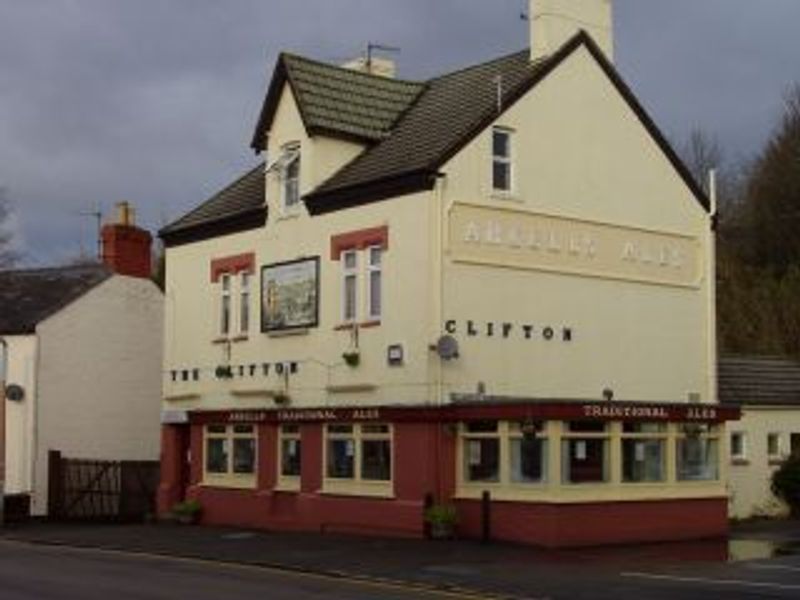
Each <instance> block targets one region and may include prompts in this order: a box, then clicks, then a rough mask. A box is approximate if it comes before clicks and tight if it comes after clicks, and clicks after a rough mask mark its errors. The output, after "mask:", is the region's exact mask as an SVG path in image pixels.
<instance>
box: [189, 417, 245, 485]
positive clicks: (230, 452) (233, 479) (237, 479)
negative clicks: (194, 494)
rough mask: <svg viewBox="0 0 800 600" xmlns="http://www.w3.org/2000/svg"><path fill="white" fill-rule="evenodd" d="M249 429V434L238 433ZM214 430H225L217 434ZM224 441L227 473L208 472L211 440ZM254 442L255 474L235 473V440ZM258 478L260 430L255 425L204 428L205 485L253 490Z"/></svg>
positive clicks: (212, 425)
mask: <svg viewBox="0 0 800 600" xmlns="http://www.w3.org/2000/svg"><path fill="white" fill-rule="evenodd" d="M237 428H239V429H245V428H249V431H248V432H242V431H238V432H237ZM212 429H224V431H220V432H216V431H212ZM212 439H217V440H223V441H224V443H225V446H226V449H227V468H226V470H225V472H222V473H215V472H210V471H209V470H208V442H209V440H212ZM237 439H252V440H253V451H254V453H255V454H254V461H253V472H252V473H235V472H234V468H233V461H234V452H235V450H234V448H235V445H236V443H235V440H237ZM257 477H258V428H257V427H256V426H255V425H236V424H234V425H222V424H210V425H206V426H205V427H203V485H205V486H209V487H229V488H242V489H252V488H255V487H256V481H257Z"/></svg>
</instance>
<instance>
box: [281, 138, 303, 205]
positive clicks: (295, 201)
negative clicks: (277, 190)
mask: <svg viewBox="0 0 800 600" xmlns="http://www.w3.org/2000/svg"><path fill="white" fill-rule="evenodd" d="M282 163H283V208H284V209H285V210H287V211H288V210H293V209H295V208H296V207H297V206H298V205H299V204H300V144H288V145H287V146H285V148H284V156H283V160H282Z"/></svg>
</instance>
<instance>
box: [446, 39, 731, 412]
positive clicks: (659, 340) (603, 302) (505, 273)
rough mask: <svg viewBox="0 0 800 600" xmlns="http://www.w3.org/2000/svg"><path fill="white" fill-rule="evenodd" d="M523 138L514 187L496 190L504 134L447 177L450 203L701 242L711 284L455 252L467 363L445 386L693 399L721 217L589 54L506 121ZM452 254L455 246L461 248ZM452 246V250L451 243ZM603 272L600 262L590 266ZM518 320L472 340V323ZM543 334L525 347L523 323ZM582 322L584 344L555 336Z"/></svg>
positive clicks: (701, 367) (704, 388)
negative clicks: (477, 259)
mask: <svg viewBox="0 0 800 600" xmlns="http://www.w3.org/2000/svg"><path fill="white" fill-rule="evenodd" d="M496 124H497V125H500V126H504V127H508V128H510V129H511V130H513V131H514V134H513V150H512V152H513V156H514V183H515V188H514V193H513V194H512V196H511V197H502V196H493V195H492V192H491V189H490V188H491V179H490V177H491V159H490V157H491V128H490V129H487V130H486V131H484V132H483V133H482V134H481V135H479V136H478V137H477V138H476V139H475V140H474V141H473V142H472V143H471V144H470V145H468V146H467V147H466V148H465V149H464V150H462V151H461V152H460V153H459V154H458V155H456V156H455V157H454V158H453V159H452V160H451V161H450V162H449V163H448V164H447V165H446V166H445V167H444V169H443V171H444V172H445V174H446V179H445V182H444V192H443V195H444V199H445V202H446V205H447V208H448V210H452V209H453V206H454V205H456V206H457V205H459V204H468V203H469V204H476V205H482V206H490V207H498V208H500V207H505V208H509V209H512V210H517V211H521V212H522V213H524V212H527V211H529V212H533V213H539V214H545V215H554V216H557V217H569V218H577V219H583V220H589V221H595V222H599V223H607V224H612V225H615V226H624V227H632V228H640V229H645V230H650V231H655V232H662V233H670V234H680V235H685V236H690V237H691V238H694V240H695V242H694V243H696V244H697V246H698V248H699V253H698V256H699V257H700V259H701V261H702V264H701V265H700V267H699V270H700V272H702V273H704V277H703V279H702V280H701V281H700V282H699V284H698V285H696V286H694V287H673V286H665V285H654V284H644V283H638V282H630V281H620V280H611V279H601V278H587V277H582V276H578V275H574V274H573V275H570V274H562V273H545V272H540V271H535V270H517V269H503V268H498V267H495V266H475V265H468V264H460V263H457V262H455V261H454V260H453V259H454V256H452V255H448V252H449V250H446V260H445V275H444V281H445V284H444V286H443V289H444V292H443V293H444V300H443V304H444V314H445V315H446V316H445V318H447V319H455V320H457V322H458V327H459V331H458V333H457V334H456V337H457V338H458V340H459V342H460V344H461V356H460V358H459V359H458V360H456V361H452V362H451V363H448V364H447V365H446V366H445V367H444V373H443V377H444V380H445V386H444V390H445V392H448V391H452V392H462V393H474V392H475V390H476V389H477V385H478V382H484V383H485V384H486V393H487V394H502V395H512V396H525V397H537V398H569V399H602V390H603V389H604V388H611V389H613V390H614V394H615V398H616V399H619V400H639V401H668V402H669V401H677V402H681V401H687V399H688V394H689V393H692V392H697V393H699V394H700V396H701V398H702V400H703V401H715V400H716V397H715V393H714V391H713V387H712V386H711V385H710V379H711V378H710V377H709V376H708V374H709V372H710V371H709V370H710V360H709V357H710V356H711V353H710V352H709V348H710V347H711V345H712V342H711V340H709V337H708V332H709V330H710V327H709V322H710V321H709V319H710V314H709V302H708V298H709V292H708V287H707V286H708V276H707V274H706V271H705V269H706V261H705V259H706V257H707V253H708V228H709V218H708V215H707V214H706V213H705V212H704V211H703V210H702V208H701V207H700V206H699V204H698V203H697V201H696V200H695V199H694V197H693V196H692V194H691V192H690V191H689V189H688V188H687V186H686V185H685V183H684V182H683V180H682V179H681V178H680V177H679V176H678V174H677V173H676V171H675V170H674V168H673V167H672V166H671V164H670V163H669V161H668V160H667V159H666V157H665V156H664V155H663V153H662V152H661V150H660V149H659V147H658V146H657V144H656V143H655V142H654V141H653V140H652V139H651V137H650V136H649V134H648V133H647V131H646V130H645V128H644V127H643V126H642V124H641V123H640V122H639V121H638V119H637V118H636V116H635V115H634V113H633V112H632V111H631V110H630V108H629V107H628V106H627V104H626V103H625V102H624V100H623V98H622V97H621V96H620V95H619V93H618V92H617V91H616V89H615V88H614V87H613V85H612V84H611V82H610V81H609V80H608V79H607V78H606V76H605V74H604V73H603V71H602V70H601V69H600V68H599V66H598V65H597V64H596V62H595V61H594V59H593V58H592V56H591V55H590V54H589V52H588V51H586V50H585V49H579V50H578V51H577V52H576V53H574V54H573V55H572V56H571V57H569V58H568V59H567V60H566V61H565V62H564V63H562V65H561V66H560V67H559V68H558V69H556V70H555V71H554V72H553V73H552V74H550V75H549V76H548V77H547V78H546V79H545V80H544V81H542V82H541V83H540V84H539V85H538V86H537V87H535V88H534V89H533V90H532V91H531V92H530V93H529V94H527V95H526V96H525V97H523V98H522V99H521V100H520V101H519V102H518V103H517V104H516V105H514V106H513V107H512V108H510V109H509V110H508V111H507V112H506V113H505V114H504V115H502V116H501V117H500V118H498V120H497V122H496ZM450 246H452V243H451V244H450ZM448 247H449V246H448ZM590 269H591V268H590ZM467 320H473V321H475V322H476V323H479V324H480V327H484V325H483V324H485V323H486V322H494V323H496V324H497V325H496V327H499V325H500V324H501V323H503V322H510V323H513V324H514V326H515V330H514V332H513V335H512V336H511V337H510V338H509V339H502V337H501V336H500V335H499V333H496V334H495V336H494V337H492V338H488V337H486V336H485V335H480V336H478V337H468V336H466V335H465V328H466V326H465V325H466V321H467ZM526 323H529V324H532V325H534V326H535V327H536V330H538V332H539V333H538V334H535V335H534V339H531V340H526V339H524V337H523V336H522V335H521V332H520V330H519V327H520V326H521V325H522V324H526ZM545 326H552V327H554V328H555V330H556V332H557V333H560V331H561V328H562V327H564V326H566V327H570V328H571V329H572V332H573V339H572V341H571V342H562V341H559V338H558V336H556V340H554V341H545V340H543V339H542V337H541V331H542V328H543V327H545Z"/></svg>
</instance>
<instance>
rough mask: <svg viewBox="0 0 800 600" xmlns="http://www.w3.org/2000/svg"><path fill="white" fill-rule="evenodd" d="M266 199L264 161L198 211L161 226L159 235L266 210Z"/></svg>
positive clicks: (206, 202) (162, 235)
mask: <svg viewBox="0 0 800 600" xmlns="http://www.w3.org/2000/svg"><path fill="white" fill-rule="evenodd" d="M265 202H266V188H265V175H264V163H261V164H260V165H258V166H257V167H255V168H253V169H251V170H250V171H248V172H247V173H245V174H244V175H242V176H241V177H240V178H239V179H237V180H236V181H234V182H233V183H231V184H230V185H228V186H227V187H225V188H224V189H223V190H221V191H220V192H217V193H216V194H214V195H213V196H212V197H211V198H209V199H208V200H206V201H205V202H204V203H203V204H201V205H200V206H198V207H197V208H195V209H194V210H192V211H190V212H188V213H187V214H185V215H183V216H182V217H181V218H179V219H177V220H176V221H173V222H172V223H170V224H169V225H167V226H166V227H164V228H163V229H161V231H160V232H159V235H160V236H161V237H167V238H168V237H170V236H171V235H175V234H179V233H181V232H184V231H186V230H190V229H194V228H197V227H201V226H203V225H207V224H209V223H215V222H218V221H220V220H224V219H232V218H236V217H239V216H241V215H243V214H248V213H251V212H254V211H258V210H265V208H264V207H265Z"/></svg>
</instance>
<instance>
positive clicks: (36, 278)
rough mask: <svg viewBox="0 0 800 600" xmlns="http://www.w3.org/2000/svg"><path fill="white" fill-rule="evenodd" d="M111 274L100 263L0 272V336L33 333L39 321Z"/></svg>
mask: <svg viewBox="0 0 800 600" xmlns="http://www.w3.org/2000/svg"><path fill="white" fill-rule="evenodd" d="M111 275H112V273H111V271H110V270H109V269H108V268H106V267H105V266H103V265H100V264H97V265H81V266H74V267H55V268H48V269H28V270H15V271H0V335H25V334H30V333H33V332H34V331H35V330H36V325H38V324H39V323H40V322H41V321H43V320H45V319H46V318H48V317H49V316H51V315H53V314H55V313H57V312H58V311H60V310H61V309H62V308H64V307H65V306H67V305H68V304H70V303H71V302H73V301H74V300H77V299H78V298H80V297H81V296H83V295H84V294H85V293H86V292H88V291H89V290H91V289H92V288H94V287H95V286H97V285H99V284H100V283H102V282H103V281H105V280H106V279H108V278H109V277H111Z"/></svg>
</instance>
